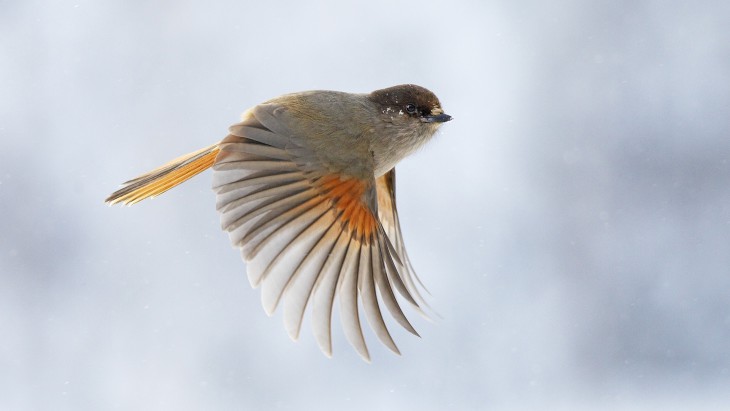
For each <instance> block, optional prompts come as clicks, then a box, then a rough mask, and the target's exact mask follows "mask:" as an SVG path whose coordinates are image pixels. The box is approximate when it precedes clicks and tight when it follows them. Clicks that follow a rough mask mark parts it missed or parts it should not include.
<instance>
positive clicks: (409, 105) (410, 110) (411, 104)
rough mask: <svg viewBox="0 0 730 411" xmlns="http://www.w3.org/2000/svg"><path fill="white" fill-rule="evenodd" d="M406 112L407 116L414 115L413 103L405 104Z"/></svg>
mask: <svg viewBox="0 0 730 411" xmlns="http://www.w3.org/2000/svg"><path fill="white" fill-rule="evenodd" d="M406 111H407V112H408V114H413V113H415V112H416V105H415V104H413V103H408V104H406Z"/></svg>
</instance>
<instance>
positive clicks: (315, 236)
mask: <svg viewBox="0 0 730 411" xmlns="http://www.w3.org/2000/svg"><path fill="white" fill-rule="evenodd" d="M285 115H286V113H285V112H284V111H283V110H282V109H281V108H280V107H277V106H276V105H272V104H265V105H259V106H257V107H255V108H254V109H252V110H250V111H249V112H247V113H246V114H245V115H244V119H243V121H242V122H241V123H238V124H235V125H233V126H231V128H230V135H229V136H228V137H226V138H225V139H224V140H223V141H222V142H221V143H220V153H219V155H218V157H217V158H216V163H215V165H214V166H213V169H214V174H213V185H214V189H215V191H216V192H217V208H218V210H219V212H220V213H221V224H222V227H223V229H224V230H226V231H228V232H229V235H230V238H231V242H232V243H233V244H234V245H235V246H237V247H239V248H240V249H241V253H242V256H243V258H244V260H246V261H247V262H248V264H247V272H248V277H249V280H250V282H251V284H252V285H253V286H254V287H258V286H261V297H262V303H263V306H264V309H265V310H266V312H267V313H268V314H272V313H273V312H274V310H275V309H276V307H277V305H278V304H279V302H280V301H282V302H283V306H284V322H285V326H286V329H287V331H288V333H289V335H290V336H291V337H292V338H293V339H297V338H298V336H299V331H300V328H301V323H302V319H303V316H304V311H305V309H306V307H307V306H308V305H311V307H312V308H311V311H312V325H313V328H314V334H315V336H316V339H317V342H318V344H319V346H320V348H321V349H322V351H323V352H324V353H325V354H326V355H328V356H331V354H332V342H331V318H332V307H333V302H334V299H335V296H337V297H338V299H339V301H340V312H341V319H342V325H343V327H344V330H345V335H346V337H347V339H348V341H349V342H350V344H352V346H353V347H354V348H355V349H356V350H357V352H358V353H359V354H360V355H361V356H362V357H363V359H365V360H369V353H368V349H367V346H366V344H365V339H364V337H363V333H362V328H361V326H360V319H359V310H358V300H359V301H360V303H361V305H362V308H363V310H364V312H365V318H366V319H367V321H368V323H369V324H370V326H371V328H372V329H373V331H374V332H375V334H376V335H377V337H378V338H379V339H380V341H382V342H383V344H385V345H386V346H387V347H388V348H390V349H391V350H392V351H394V352H396V353H398V348H397V347H396V345H395V343H394V342H393V339H392V338H391V336H390V333H389V332H388V329H387V327H386V325H385V323H384V321H383V317H382V314H381V308H380V304H379V302H378V297H377V296H376V294H377V292H376V290H378V291H379V294H380V297H381V300H382V302H383V303H384V305H385V306H386V307H387V308H388V310H389V311H390V312H391V315H392V316H393V317H394V318H395V320H396V321H397V322H398V323H399V324H401V325H402V326H403V327H404V328H406V329H407V330H408V331H410V332H411V333H413V334H415V335H418V334H417V333H416V331H415V330H414V328H413V327H412V325H411V324H410V322H409V321H408V320H407V319H406V317H405V315H404V314H403V312H402V310H401V308H400V306H399V304H398V302H397V300H396V298H395V295H394V292H393V288H394V287H395V288H396V289H397V290H398V291H399V292H400V293H401V294H403V295H404V296H405V297H406V298H407V299H408V300H409V301H411V302H414V299H413V297H411V295H410V293H409V291H408V290H409V288H408V286H407V285H406V286H403V283H404V282H405V283H406V284H408V279H407V278H408V275H406V276H405V277H404V274H407V272H408V269H407V267H405V266H404V265H403V264H402V263H401V261H402V259H400V258H399V257H398V255H397V251H396V250H397V248H396V246H394V245H393V244H391V243H390V240H389V238H388V235H387V234H386V232H385V230H384V228H383V225H382V224H381V223H380V221H379V219H378V199H377V196H378V189H377V188H376V182H375V180H374V178H373V177H372V173H371V174H370V177H369V178H367V177H365V178H363V177H359V176H352V175H346V174H343V173H342V172H339V171H336V170H335V171H333V170H332V169H331V168H330V169H328V167H326V165H325V164H322V162H321V160H320V159H319V158H318V157H317V155H315V154H314V150H312V149H311V148H309V147H307V146H306V144H305V143H303V140H302V139H299V138H297V136H295V135H291V131H290V130H289V129H288V128H287V127H286V126H285V122H284V121H280V117H281V116H285ZM391 214H392V212H391ZM395 221H397V219H396V220H395Z"/></svg>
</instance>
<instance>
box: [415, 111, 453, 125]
mask: <svg viewBox="0 0 730 411" xmlns="http://www.w3.org/2000/svg"><path fill="white" fill-rule="evenodd" d="M450 120H451V116H450V115H448V114H446V113H441V114H436V115H431V116H423V117H421V121H423V122H424V123H445V122H447V121H450Z"/></svg>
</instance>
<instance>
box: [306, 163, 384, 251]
mask: <svg viewBox="0 0 730 411" xmlns="http://www.w3.org/2000/svg"><path fill="white" fill-rule="evenodd" d="M316 183H317V185H318V186H319V187H320V189H321V194H322V196H324V197H326V198H328V199H329V200H330V201H332V205H333V208H334V210H335V211H336V212H337V214H338V216H339V217H340V219H341V220H340V221H342V224H343V228H344V229H345V230H346V231H347V232H349V233H350V234H351V235H354V236H355V237H356V238H358V239H361V240H362V241H364V242H365V244H369V243H370V241H372V239H373V235H375V233H376V232H377V230H378V222H377V219H376V217H375V210H373V209H372V208H371V207H370V206H369V205H368V198H367V195H368V193H369V192H370V191H371V190H370V186H371V184H372V183H371V182H370V181H365V180H360V179H357V178H347V177H346V178H344V179H343V178H341V177H340V176H338V175H333V174H329V175H325V176H323V177H320V178H319V179H317V181H316Z"/></svg>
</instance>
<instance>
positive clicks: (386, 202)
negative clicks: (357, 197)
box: [376, 168, 430, 317]
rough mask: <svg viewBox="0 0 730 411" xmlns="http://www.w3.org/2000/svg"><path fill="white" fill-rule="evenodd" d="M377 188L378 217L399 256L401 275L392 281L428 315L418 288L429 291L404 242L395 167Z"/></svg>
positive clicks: (398, 262) (411, 301)
mask: <svg viewBox="0 0 730 411" xmlns="http://www.w3.org/2000/svg"><path fill="white" fill-rule="evenodd" d="M376 189H377V194H378V217H379V219H380V222H381V223H382V225H383V229H384V230H385V233H386V234H387V235H388V238H389V239H390V244H392V245H393V248H394V253H393V254H394V255H396V256H398V258H397V259H395V262H396V266H397V271H398V273H400V276H399V277H397V278H394V279H393V280H392V282H393V283H394V284H395V285H396V287H397V289H398V291H399V292H400V294H401V295H403V296H404V297H405V298H406V299H407V300H408V301H409V302H410V303H411V304H413V305H414V306H415V307H416V308H417V309H418V310H419V311H420V312H421V314H423V315H424V316H426V317H428V314H427V313H425V312H423V311H421V310H420V308H430V307H429V305H428V303H427V302H426V300H425V299H424V298H423V296H422V294H421V293H420V291H419V289H418V288H419V286H420V288H423V289H424V290H425V291H426V292H428V291H427V290H426V288H425V286H424V285H423V283H422V282H421V280H420V278H418V276H417V275H416V272H415V270H414V269H413V265H412V264H411V260H410V258H408V253H407V252H406V247H405V243H404V242H403V233H402V231H401V228H400V219H399V218H398V208H397V207H396V202H395V168H392V169H390V171H388V172H387V173H385V174H383V175H382V176H380V177H378V179H377V180H376ZM416 284H418V286H417V285H416Z"/></svg>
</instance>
